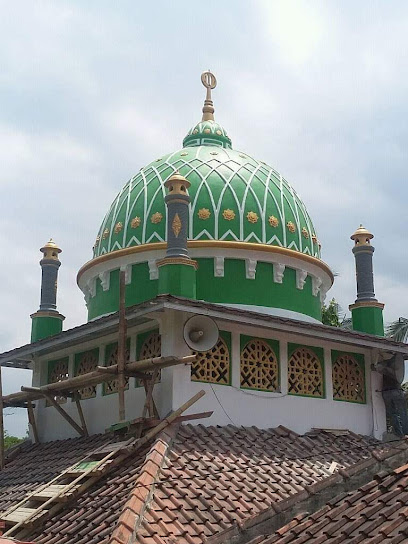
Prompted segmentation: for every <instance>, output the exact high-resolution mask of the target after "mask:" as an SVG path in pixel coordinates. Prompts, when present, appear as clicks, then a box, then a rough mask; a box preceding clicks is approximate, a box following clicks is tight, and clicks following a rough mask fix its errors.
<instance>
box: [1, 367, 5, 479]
mask: <svg viewBox="0 0 408 544" xmlns="http://www.w3.org/2000/svg"><path fill="white" fill-rule="evenodd" d="M0 398H1V400H0V470H3V468H4V463H5V461H4V420H3V384H2V376H1V366H0Z"/></svg>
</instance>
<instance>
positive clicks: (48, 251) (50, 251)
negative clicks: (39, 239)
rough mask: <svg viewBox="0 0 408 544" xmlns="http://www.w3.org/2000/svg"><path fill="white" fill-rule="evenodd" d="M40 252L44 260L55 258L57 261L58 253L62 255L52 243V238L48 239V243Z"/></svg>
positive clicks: (59, 249) (60, 250)
mask: <svg viewBox="0 0 408 544" xmlns="http://www.w3.org/2000/svg"><path fill="white" fill-rule="evenodd" d="M40 251H41V252H42V253H44V257H46V258H54V259H55V258H57V259H58V253H62V249H61V248H59V247H58V246H57V244H56V243H55V242H54V240H53V239H52V238H50V240H49V242H47V243H46V244H45V245H44V246H43V247H42V248H41V249H40Z"/></svg>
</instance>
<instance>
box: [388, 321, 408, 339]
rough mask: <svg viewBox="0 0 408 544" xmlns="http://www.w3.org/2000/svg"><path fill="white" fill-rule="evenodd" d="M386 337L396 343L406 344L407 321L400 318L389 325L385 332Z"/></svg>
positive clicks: (407, 333)
mask: <svg viewBox="0 0 408 544" xmlns="http://www.w3.org/2000/svg"><path fill="white" fill-rule="evenodd" d="M386 333H387V336H389V337H390V338H392V339H393V340H396V341H397V342H408V319H407V318H406V317H400V318H399V319H397V320H396V321H393V322H392V323H390V324H389V325H388V327H387V330H386Z"/></svg>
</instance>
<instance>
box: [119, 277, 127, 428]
mask: <svg viewBox="0 0 408 544" xmlns="http://www.w3.org/2000/svg"><path fill="white" fill-rule="evenodd" d="M125 290H126V283H125V271H124V270H121V271H120V277H119V336H118V402H119V421H125V418H126V410H125V387H126V380H125V365H126V315H125Z"/></svg>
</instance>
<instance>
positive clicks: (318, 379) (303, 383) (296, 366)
mask: <svg viewBox="0 0 408 544" xmlns="http://www.w3.org/2000/svg"><path fill="white" fill-rule="evenodd" d="M288 391H289V393H291V394H293V395H305V396H308V397H320V398H321V397H323V391H324V380H323V369H322V364H321V362H320V360H319V358H318V357H317V355H316V354H315V353H314V352H313V351H312V350H311V349H308V348H297V349H296V350H295V351H294V352H293V353H292V355H291V357H290V359H289V362H288Z"/></svg>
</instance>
